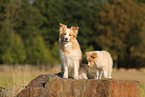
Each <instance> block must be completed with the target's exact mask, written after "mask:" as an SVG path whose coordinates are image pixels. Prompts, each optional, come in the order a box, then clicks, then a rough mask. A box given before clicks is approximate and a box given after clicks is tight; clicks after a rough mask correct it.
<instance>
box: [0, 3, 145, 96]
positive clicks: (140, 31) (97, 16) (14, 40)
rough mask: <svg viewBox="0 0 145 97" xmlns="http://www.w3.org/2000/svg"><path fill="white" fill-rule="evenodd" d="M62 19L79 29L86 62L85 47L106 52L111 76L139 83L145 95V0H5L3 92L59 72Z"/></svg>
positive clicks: (0, 31)
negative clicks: (41, 76)
mask: <svg viewBox="0 0 145 97" xmlns="http://www.w3.org/2000/svg"><path fill="white" fill-rule="evenodd" d="M59 23H63V24H65V25H67V26H68V27H71V26H78V27H79V33H78V37H77V39H78V41H79V44H80V47H81V50H82V53H83V60H82V61H83V63H85V64H87V60H86V58H85V56H84V54H85V52H86V51H92V50H107V51H108V52H110V54H111V56H112V58H113V60H114V67H115V69H113V74H112V77H113V78H116V79H125V80H136V81H140V82H141V86H140V89H141V97H145V80H144V79H145V0H0V96H1V92H2V91H4V95H7V96H8V97H12V96H15V95H16V94H18V93H19V92H20V91H21V90H22V89H23V88H24V87H25V86H26V85H27V84H28V83H29V82H30V81H31V80H32V79H34V78H35V77H37V76H38V75H40V74H54V73H58V72H60V68H61V67H60V64H61V60H60V58H59V44H58V38H59ZM116 68H117V69H116ZM124 68H125V69H124ZM88 69H89V72H90V73H91V74H93V75H94V76H96V74H95V69H94V68H88ZM1 87H4V88H1ZM5 87H9V88H5ZM11 87H12V88H11Z"/></svg>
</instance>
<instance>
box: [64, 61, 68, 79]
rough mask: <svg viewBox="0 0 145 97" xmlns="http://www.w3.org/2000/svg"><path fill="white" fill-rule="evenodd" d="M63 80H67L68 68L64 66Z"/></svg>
mask: <svg viewBox="0 0 145 97" xmlns="http://www.w3.org/2000/svg"><path fill="white" fill-rule="evenodd" d="M63 78H68V67H67V65H66V64H64V74H63Z"/></svg>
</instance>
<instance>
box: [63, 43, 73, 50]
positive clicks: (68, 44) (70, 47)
mask: <svg viewBox="0 0 145 97" xmlns="http://www.w3.org/2000/svg"><path fill="white" fill-rule="evenodd" d="M64 47H65V50H66V51H71V50H72V43H67V44H65V45H64Z"/></svg>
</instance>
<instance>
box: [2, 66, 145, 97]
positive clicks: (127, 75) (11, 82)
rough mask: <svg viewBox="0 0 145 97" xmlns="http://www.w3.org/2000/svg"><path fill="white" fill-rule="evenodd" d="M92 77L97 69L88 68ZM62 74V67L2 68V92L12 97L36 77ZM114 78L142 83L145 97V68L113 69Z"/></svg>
mask: <svg viewBox="0 0 145 97" xmlns="http://www.w3.org/2000/svg"><path fill="white" fill-rule="evenodd" d="M88 69H89V72H90V73H91V74H92V75H94V76H95V75H96V73H95V69H93V68H88ZM58 72H60V65H59V66H55V67H50V66H30V65H21V66H20V65H15V66H8V65H2V66H0V88H5V89H1V90H0V95H1V93H2V92H3V93H5V95H6V96H7V97H10V96H11V97H12V96H15V95H16V94H18V93H19V92H20V91H21V90H22V89H24V88H25V86H26V85H27V84H28V83H29V82H30V81H31V80H33V79H34V78H35V77H37V76H38V75H41V74H55V73H58ZM112 77H113V78H114V79H123V80H134V81H139V82H140V90H141V94H140V97H145V80H144V79H145V68H141V69H124V68H120V69H113V73H112Z"/></svg>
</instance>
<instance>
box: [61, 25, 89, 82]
mask: <svg viewBox="0 0 145 97" xmlns="http://www.w3.org/2000/svg"><path fill="white" fill-rule="evenodd" d="M78 29H79V27H71V28H67V26H66V25H64V24H61V23H60V30H59V31H60V33H59V52H60V58H61V60H62V66H61V69H62V73H63V78H68V77H73V78H74V79H79V78H81V79H82V78H85V79H87V78H88V77H89V76H90V75H89V74H88V71H87V69H86V67H85V66H84V65H81V60H82V52H81V49H80V45H79V43H78V41H77V39H76V37H77V34H78Z"/></svg>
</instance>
